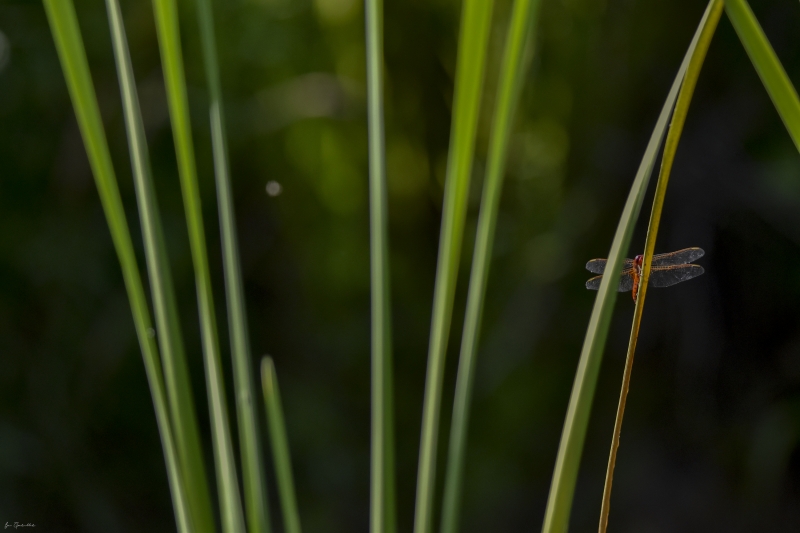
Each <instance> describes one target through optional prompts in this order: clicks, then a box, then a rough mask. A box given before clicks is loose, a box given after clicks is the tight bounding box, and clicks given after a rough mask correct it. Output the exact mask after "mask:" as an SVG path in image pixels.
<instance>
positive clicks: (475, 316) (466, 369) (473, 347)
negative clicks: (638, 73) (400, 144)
mask: <svg viewBox="0 0 800 533" xmlns="http://www.w3.org/2000/svg"><path fill="white" fill-rule="evenodd" d="M539 3H540V2H539V0H516V2H515V3H514V10H513V12H512V14H511V21H510V24H509V30H508V34H507V35H506V44H505V51H504V53H503V63H502V66H501V69H500V85H499V88H498V91H497V102H496V105H495V111H494V119H493V123H492V132H491V138H490V140H489V154H488V158H487V163H486V177H485V180H484V183H483V197H482V200H481V211H480V215H479V217H478V231H477V236H476V239H475V251H474V254H473V258H472V273H471V276H470V281H469V292H468V294H467V312H466V317H465V319H464V331H463V333H462V336H461V354H460V356H459V363H458V376H457V378H456V390H455V401H454V405H453V418H452V421H451V425H450V441H449V452H448V457H447V459H448V462H447V473H446V474H445V487H444V500H443V504H442V527H441V531H442V533H455V532H456V530H457V525H458V513H459V508H460V499H461V485H462V477H463V471H464V455H465V450H466V442H467V428H468V426H469V407H470V401H471V397H472V388H473V374H474V370H475V357H476V352H477V348H478V339H479V336H480V326H481V316H482V313H483V302H484V297H485V295H486V280H487V279H488V277H489V264H490V260H491V257H492V244H493V242H494V229H495V223H496V222H497V210H498V207H499V205H500V192H501V191H502V187H503V177H504V175H505V165H506V155H507V153H508V140H509V137H510V135H511V126H512V125H513V117H514V111H515V110H516V107H517V101H518V100H519V93H520V89H521V87H522V80H523V74H524V73H525V64H526V62H525V61H524V60H525V58H526V54H525V50H526V46H525V45H526V43H528V44H529V45H530V44H532V41H533V37H532V35H531V33H532V31H530V30H531V28H532V26H533V24H534V20H535V18H536V14H537V13H538V9H539ZM527 55H528V56H530V54H527Z"/></svg>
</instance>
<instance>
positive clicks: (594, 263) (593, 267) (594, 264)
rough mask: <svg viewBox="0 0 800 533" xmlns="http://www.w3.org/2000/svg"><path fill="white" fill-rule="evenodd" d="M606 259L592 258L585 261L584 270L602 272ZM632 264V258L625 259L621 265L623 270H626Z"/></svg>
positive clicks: (604, 269)
mask: <svg viewBox="0 0 800 533" xmlns="http://www.w3.org/2000/svg"><path fill="white" fill-rule="evenodd" d="M607 262H608V259H592V260H591V261H589V262H588V263H586V270H588V271H589V272H593V273H595V274H602V273H603V272H605V271H606V263H607ZM632 266H633V260H631V259H626V260H625V264H624V266H623V267H622V269H623V271H625V270H628V269H629V268H631V267H632Z"/></svg>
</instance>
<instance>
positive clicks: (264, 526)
mask: <svg viewBox="0 0 800 533" xmlns="http://www.w3.org/2000/svg"><path fill="white" fill-rule="evenodd" d="M197 15H198V21H199V24H200V42H201V43H202V50H203V60H204V62H205V69H206V80H207V83H208V88H209V96H210V106H209V114H210V122H211V145H212V150H213V154H214V176H215V181H216V185H217V198H218V202H219V224H220V233H221V243H222V252H223V254H222V260H223V261H222V265H223V269H224V271H225V294H226V297H227V304H228V328H229V330H230V343H231V357H232V361H233V384H234V388H235V390H236V395H235V398H236V413H237V416H238V421H239V446H240V454H241V461H242V481H243V483H244V497H245V509H246V514H247V525H248V529H249V530H250V531H258V532H264V533H266V532H268V531H269V530H270V524H269V513H268V508H267V498H266V492H267V489H266V483H265V480H264V464H263V460H262V446H261V440H260V437H259V432H258V422H257V421H258V418H257V413H256V410H257V407H256V406H257V402H255V401H254V397H255V393H254V392H253V391H254V386H253V371H252V359H251V352H250V341H249V334H248V328H247V312H246V306H245V299H244V289H243V282H242V267H241V264H240V262H239V243H238V239H237V237H236V223H235V219H236V216H235V211H234V206H233V195H232V192H231V181H230V172H229V168H230V165H229V163H228V143H227V139H226V134H225V115H224V112H223V106H222V89H221V83H220V75H219V62H218V61H217V45H216V37H215V32H214V18H213V12H212V10H211V2H210V0H198V1H197Z"/></svg>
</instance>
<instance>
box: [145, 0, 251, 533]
mask: <svg viewBox="0 0 800 533" xmlns="http://www.w3.org/2000/svg"><path fill="white" fill-rule="evenodd" d="M153 8H154V11H155V20H156V29H157V32H158V42H159V48H160V50H161V61H162V63H163V70H164V82H165V85H166V89H167V101H168V103H169V112H170V118H171V120H172V135H173V137H174V141H175V151H176V154H177V158H178V173H179V175H180V181H181V190H182V192H183V204H184V209H185V211H186V224H187V226H188V232H189V245H190V247H191V250H192V262H193V264H194V271H195V278H196V285H197V305H198V309H199V313H200V331H201V336H202V344H203V353H204V360H205V370H206V385H207V389H208V391H207V392H208V403H209V411H210V412H211V428H212V430H211V435H212V442H213V445H214V459H215V463H216V470H217V488H218V491H219V501H220V509H221V515H222V526H223V530H224V531H226V532H239V531H243V530H244V517H243V516H242V503H241V498H240V496H239V483H238V480H237V474H236V463H235V461H234V454H233V445H232V443H231V435H230V425H229V421H228V409H227V405H226V404H227V402H226V399H225V385H224V382H223V377H222V364H221V361H220V353H219V339H218V337H217V324H216V318H215V315H214V297H213V294H212V292H211V275H210V273H209V268H208V254H207V251H206V240H205V230H204V228H203V219H202V209H201V206H200V191H199V188H198V185H197V170H196V168H195V159H194V146H193V144H192V133H191V124H190V121H189V104H188V99H187V96H186V81H185V79H184V75H183V57H182V55H181V46H180V33H179V29H178V6H177V3H176V1H175V0H153Z"/></svg>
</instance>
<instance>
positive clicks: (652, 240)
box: [598, 0, 724, 533]
mask: <svg viewBox="0 0 800 533" xmlns="http://www.w3.org/2000/svg"><path fill="white" fill-rule="evenodd" d="M723 7H724V2H723V0H712V1H711V4H710V5H709V11H708V12H709V15H708V18H707V19H706V23H705V24H704V25H703V26H702V28H701V32H700V38H699V39H698V41H697V46H696V47H695V49H694V52H693V53H692V56H691V60H690V61H689V66H688V68H687V69H686V75H685V76H684V79H683V84H682V85H681V90H680V92H679V93H678V99H677V101H676V102H675V111H674V113H673V114H672V122H671V124H670V127H669V132H668V133H667V139H666V141H665V142H664V155H663V156H662V158H661V170H660V172H659V175H658V182H657V183H656V192H655V196H654V198H653V208H652V210H651V212H650V222H649V224H648V227H647V239H646V241H645V246H644V261H643V264H642V282H641V284H640V285H639V293H638V295H637V297H636V307H635V310H634V313H633V324H632V326H631V336H630V340H629V342H628V353H627V357H626V359H625V369H624V371H623V374H622V390H621V391H620V396H619V404H618V407H617V415H616V420H615V421H614V433H613V435H612V438H611V451H610V453H609V458H608V468H607V470H606V480H605V485H604V488H603V503H602V505H601V508H600V525H599V528H598V530H599V532H600V533H605V531H606V528H607V526H608V513H609V511H610V506H611V484H612V480H613V478H614V467H615V465H616V462H617V450H618V449H619V436H620V432H621V430H622V418H623V415H624V414H625V403H626V400H627V397H628V388H629V387H630V380H631V369H632V368H633V356H634V352H635V351H636V341H637V339H638V338H639V327H640V325H641V323H642V312H643V311H644V301H645V296H646V295H647V286H648V280H649V277H650V269H651V266H652V262H653V253H654V251H655V246H656V237H657V236H658V227H659V224H660V221H661V212H662V210H663V207H664V198H665V196H666V193H667V185H668V184H669V177H670V172H671V171H672V163H673V162H674V160H675V153H676V152H677V150H678V142H679V141H680V137H681V133H682V131H683V125H684V123H685V122H686V115H687V114H688V112H689V104H690V103H691V101H692V95H693V94H694V89H695V87H696V85H697V79H698V77H699V76H700V70H701V69H702V67H703V62H704V61H705V58H706V52H708V47H709V45H710V44H711V38H712V37H713V36H714V32H715V31H716V29H717V23H718V22H719V18H720V16H721V15H722V8H723ZM700 270H701V271H702V269H700Z"/></svg>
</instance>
